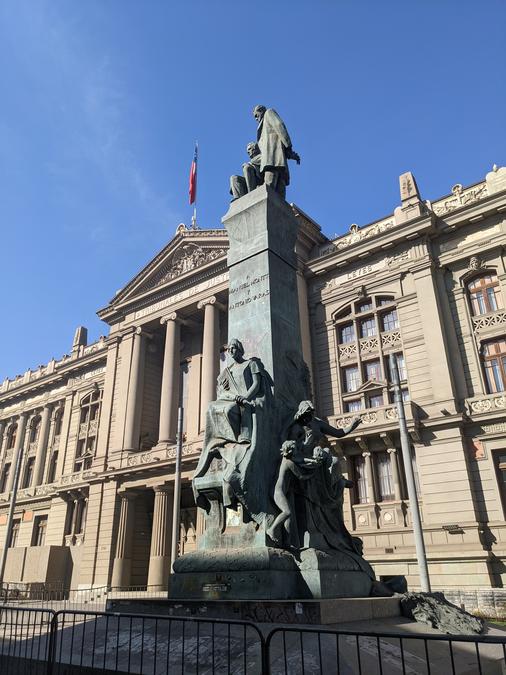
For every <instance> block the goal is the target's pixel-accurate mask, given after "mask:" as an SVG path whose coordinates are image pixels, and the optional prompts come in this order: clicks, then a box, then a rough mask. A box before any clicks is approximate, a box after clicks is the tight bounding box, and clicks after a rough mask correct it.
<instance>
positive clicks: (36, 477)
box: [28, 403, 53, 487]
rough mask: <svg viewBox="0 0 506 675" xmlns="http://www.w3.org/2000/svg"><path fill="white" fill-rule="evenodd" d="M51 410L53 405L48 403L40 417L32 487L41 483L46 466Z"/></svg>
mask: <svg viewBox="0 0 506 675" xmlns="http://www.w3.org/2000/svg"><path fill="white" fill-rule="evenodd" d="M52 409H53V405H52V404H51V403H49V404H48V405H46V406H44V409H43V411H42V415H41V421H40V429H39V438H38V443H37V452H36V455H35V467H34V469H33V482H32V484H33V485H34V486H37V485H40V484H41V483H42V481H43V476H44V467H45V465H46V453H47V441H48V438H49V427H50V423H51V411H52ZM28 487H30V486H28Z"/></svg>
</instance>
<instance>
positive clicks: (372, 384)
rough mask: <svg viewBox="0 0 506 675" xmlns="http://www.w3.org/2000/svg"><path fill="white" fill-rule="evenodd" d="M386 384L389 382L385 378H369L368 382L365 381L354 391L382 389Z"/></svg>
mask: <svg viewBox="0 0 506 675" xmlns="http://www.w3.org/2000/svg"><path fill="white" fill-rule="evenodd" d="M386 386H387V383H386V382H385V381H384V380H368V381H367V382H364V384H363V385H362V386H361V387H359V388H358V389H357V390H356V391H355V392H354V393H355V394H356V393H357V392H359V393H363V392H368V391H373V390H377V389H381V388H382V387H386Z"/></svg>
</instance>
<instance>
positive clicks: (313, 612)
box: [106, 597, 401, 625]
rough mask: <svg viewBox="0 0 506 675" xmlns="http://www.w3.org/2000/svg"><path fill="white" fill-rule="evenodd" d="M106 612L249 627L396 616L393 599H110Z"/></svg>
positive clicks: (397, 613) (398, 602) (395, 606)
mask: <svg viewBox="0 0 506 675" xmlns="http://www.w3.org/2000/svg"><path fill="white" fill-rule="evenodd" d="M106 610H107V611H108V612H127V613H133V614H158V615H162V616H163V615H168V616H181V617H198V618H202V619H205V618H208V619H225V620H229V619H235V620H240V621H252V622H253V623H283V624H312V625H328V624H336V623H342V622H349V621H370V620H374V619H376V620H377V619H386V618H390V617H397V616H400V614H401V612H400V600H399V598H398V597H395V598H328V599H321V600H307V599H303V598H300V599H298V600H297V599H292V600H252V601H249V600H185V599H181V600H166V599H161V598H138V597H137V598H124V597H123V598H114V597H112V598H111V599H109V600H108V601H107V608H106Z"/></svg>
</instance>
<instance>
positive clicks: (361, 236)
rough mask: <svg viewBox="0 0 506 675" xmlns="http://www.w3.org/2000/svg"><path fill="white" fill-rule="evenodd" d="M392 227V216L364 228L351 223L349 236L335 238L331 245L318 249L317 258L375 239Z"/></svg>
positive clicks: (393, 223)
mask: <svg viewBox="0 0 506 675" xmlns="http://www.w3.org/2000/svg"><path fill="white" fill-rule="evenodd" d="M394 225H395V220H394V217H393V216H391V217H389V218H385V219H384V220H379V221H378V222H377V223H373V224H372V225H367V226H366V227H359V226H358V225H356V224H355V223H353V225H351V227H350V232H349V234H347V235H345V236H343V237H338V236H336V237H335V238H334V241H333V242H332V243H331V244H327V245H326V246H324V247H322V248H321V249H320V252H319V256H320V257H321V256H324V255H327V254H328V253H333V252H334V251H342V250H343V249H344V248H348V247H349V246H353V244H358V243H359V242H361V241H364V240H365V239H370V238H371V237H376V236H378V234H381V233H382V232H385V231H386V230H389V229H390V228H392V227H394Z"/></svg>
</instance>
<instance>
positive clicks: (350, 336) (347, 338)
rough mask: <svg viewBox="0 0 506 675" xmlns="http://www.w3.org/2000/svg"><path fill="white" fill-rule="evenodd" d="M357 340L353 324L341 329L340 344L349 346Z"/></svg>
mask: <svg viewBox="0 0 506 675" xmlns="http://www.w3.org/2000/svg"><path fill="white" fill-rule="evenodd" d="M354 340H355V327H354V325H353V324H352V323H347V324H345V325H344V326H340V327H339V342H340V344H347V343H349V342H353V341H354Z"/></svg>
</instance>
